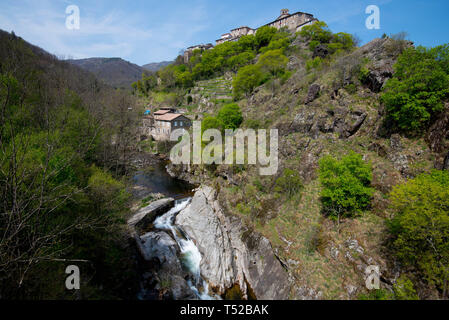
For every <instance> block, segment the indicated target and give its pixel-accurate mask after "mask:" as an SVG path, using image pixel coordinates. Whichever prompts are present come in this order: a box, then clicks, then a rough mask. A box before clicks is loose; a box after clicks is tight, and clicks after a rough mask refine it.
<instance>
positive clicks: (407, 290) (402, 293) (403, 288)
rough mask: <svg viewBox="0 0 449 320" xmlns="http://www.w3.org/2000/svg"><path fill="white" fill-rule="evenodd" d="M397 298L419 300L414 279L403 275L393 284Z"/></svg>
mask: <svg viewBox="0 0 449 320" xmlns="http://www.w3.org/2000/svg"><path fill="white" fill-rule="evenodd" d="M393 290H394V296H395V299H396V300H419V297H418V295H417V294H416V291H415V288H414V286H413V283H412V281H411V280H410V279H409V278H407V277H406V276H404V275H401V276H400V277H399V279H398V280H397V281H396V283H395V285H394V286H393Z"/></svg>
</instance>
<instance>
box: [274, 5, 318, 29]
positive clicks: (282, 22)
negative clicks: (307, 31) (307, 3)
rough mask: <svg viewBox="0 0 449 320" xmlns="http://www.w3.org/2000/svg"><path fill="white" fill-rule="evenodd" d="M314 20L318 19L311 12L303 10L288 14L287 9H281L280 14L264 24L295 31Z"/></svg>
mask: <svg viewBox="0 0 449 320" xmlns="http://www.w3.org/2000/svg"><path fill="white" fill-rule="evenodd" d="M316 21H318V20H317V19H316V18H314V16H313V14H310V13H305V12H295V13H293V14H290V13H289V10H288V9H282V10H281V15H280V16H279V17H278V18H277V19H276V20H274V21H273V22H270V23H268V24H266V26H270V27H275V28H276V29H281V28H284V27H286V28H287V29H288V30H290V31H293V32H297V31H299V30H301V29H302V28H303V27H304V26H307V25H310V24H312V23H314V22H316Z"/></svg>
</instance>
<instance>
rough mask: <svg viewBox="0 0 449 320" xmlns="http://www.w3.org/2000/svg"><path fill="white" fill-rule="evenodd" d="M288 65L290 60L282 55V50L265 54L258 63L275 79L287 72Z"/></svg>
mask: <svg viewBox="0 0 449 320" xmlns="http://www.w3.org/2000/svg"><path fill="white" fill-rule="evenodd" d="M287 63H288V58H287V57H286V56H285V55H284V54H283V53H282V50H281V49H276V50H269V51H267V52H265V53H264V54H263V55H262V56H261V57H260V58H259V61H258V62H257V64H258V65H259V66H260V68H261V69H262V70H264V71H266V72H268V73H270V74H271V75H272V76H274V77H276V76H279V75H281V74H282V73H284V72H285V68H286V67H287Z"/></svg>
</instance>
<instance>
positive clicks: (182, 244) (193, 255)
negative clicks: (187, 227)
mask: <svg viewBox="0 0 449 320" xmlns="http://www.w3.org/2000/svg"><path fill="white" fill-rule="evenodd" d="M191 200H192V198H187V199H181V200H176V202H175V206H174V207H173V208H172V209H171V210H169V211H168V212H167V213H165V214H164V215H162V216H160V217H159V218H157V219H156V220H155V221H154V227H155V228H156V229H160V230H166V231H170V232H171V233H172V235H173V238H174V239H175V240H176V243H177V244H178V246H179V249H180V251H181V259H180V260H181V263H182V265H183V266H184V267H185V268H186V269H187V270H188V271H189V272H190V273H191V274H192V277H193V282H192V281H190V280H189V281H188V284H189V286H190V288H191V289H192V291H193V292H195V294H196V295H197V297H198V298H199V299H201V300H213V299H219V297H216V296H210V295H209V286H208V284H207V282H206V281H205V280H204V279H202V277H201V267H200V265H201V253H200V251H199V250H198V248H197V246H196V245H195V243H194V242H193V240H192V239H190V238H189V237H188V235H187V234H186V233H185V232H184V231H183V230H182V229H181V228H180V227H179V226H177V225H175V219H176V215H177V214H178V213H179V212H181V211H182V210H184V209H185V208H186V207H187V206H188V205H189V203H190V201H191ZM201 289H202V290H201Z"/></svg>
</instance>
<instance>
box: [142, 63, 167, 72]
mask: <svg viewBox="0 0 449 320" xmlns="http://www.w3.org/2000/svg"><path fill="white" fill-rule="evenodd" d="M172 63H173V61H161V62H152V63H148V64H145V65H143V66H142V68H144V69H146V70H148V71H151V72H156V71H159V70H160V69H162V68H164V67H166V66H168V65H170V64H172Z"/></svg>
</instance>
